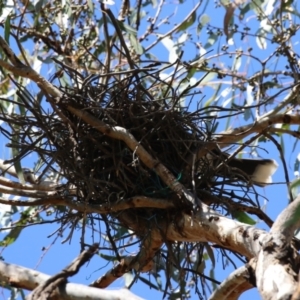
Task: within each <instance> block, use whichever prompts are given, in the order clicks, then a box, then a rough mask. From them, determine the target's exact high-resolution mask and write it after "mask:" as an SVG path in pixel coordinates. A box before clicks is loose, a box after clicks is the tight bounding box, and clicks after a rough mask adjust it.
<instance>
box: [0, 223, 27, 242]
mask: <svg viewBox="0 0 300 300" xmlns="http://www.w3.org/2000/svg"><path fill="white" fill-rule="evenodd" d="M22 229H23V227H21V226H18V227H15V228H13V229H12V230H11V231H10V232H9V234H8V235H6V236H5V238H4V239H3V240H2V241H0V246H1V247H6V246H9V245H11V244H12V243H14V242H15V241H16V239H17V238H18V237H19V235H20V233H21V231H22Z"/></svg>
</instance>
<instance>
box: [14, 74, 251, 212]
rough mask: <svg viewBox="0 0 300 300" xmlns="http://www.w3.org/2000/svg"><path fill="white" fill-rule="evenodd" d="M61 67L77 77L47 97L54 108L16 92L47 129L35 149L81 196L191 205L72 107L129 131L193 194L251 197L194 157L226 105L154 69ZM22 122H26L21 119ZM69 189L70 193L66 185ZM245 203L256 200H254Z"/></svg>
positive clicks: (103, 200)
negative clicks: (90, 72) (94, 72)
mask: <svg viewBox="0 0 300 300" xmlns="http://www.w3.org/2000/svg"><path fill="white" fill-rule="evenodd" d="M64 71H65V72H66V73H67V74H68V75H69V77H68V78H69V80H72V81H73V83H72V85H71V86H72V88H70V87H64V84H62V85H61V86H60V89H61V91H62V92H63V97H62V98H61V99H58V101H57V99H56V100H55V101H54V100H53V99H49V102H50V104H51V105H52V108H53V111H52V112H51V113H47V114H46V112H44V111H42V110H41V108H37V107H36V105H33V104H34V101H35V100H34V99H31V100H30V101H32V103H31V104H30V103H29V100H28V99H26V97H25V96H24V93H19V95H20V97H21V98H22V99H23V101H24V103H25V104H26V106H27V107H28V108H29V109H30V110H31V111H32V113H33V114H34V115H35V119H32V118H28V117H26V118H27V119H26V120H27V126H30V127H31V128H32V127H37V128H39V129H40V131H38V130H36V132H42V135H43V136H44V137H46V139H47V142H46V143H45V144H43V145H42V147H41V148H37V147H36V148H35V150H36V151H37V152H39V154H40V156H41V157H42V158H43V160H44V161H45V162H48V163H49V165H50V169H53V167H54V162H55V163H56V164H57V165H58V166H59V167H58V171H59V172H60V173H61V175H62V176H63V177H64V178H65V179H66V180H67V182H65V184H66V186H67V187H70V186H73V187H74V186H75V187H76V196H77V198H76V200H77V201H82V202H85V203H91V204H100V205H103V204H105V205H112V206H113V205H114V204H115V203H116V202H119V201H122V200H124V199H128V198H131V197H134V196H147V197H151V198H163V199H174V203H177V208H178V205H180V206H181V208H183V209H185V210H188V211H190V210H191V207H190V206H189V205H186V204H187V203H186V202H183V201H178V200H179V199H178V195H177V194H176V193H174V191H173V190H172V188H170V186H167V185H166V184H165V183H164V182H163V180H162V178H160V177H159V176H158V174H157V173H156V172H155V170H151V169H149V168H147V167H146V166H145V165H144V164H143V163H142V162H141V159H140V158H139V157H138V155H137V154H136V153H135V151H132V150H130V149H129V148H128V147H127V145H126V144H125V143H124V142H123V141H120V140H117V139H113V138H111V137H109V136H107V135H106V134H105V133H102V132H99V131H98V130H97V129H96V128H94V127H92V126H90V125H89V124H87V123H86V122H84V121H83V120H82V119H81V118H79V117H77V116H75V115H74V114H72V113H70V112H69V110H68V109H67V106H68V105H69V106H72V107H74V108H77V109H80V110H81V111H86V112H88V113H89V114H91V115H92V116H94V117H96V118H97V119H98V120H101V121H102V122H104V123H105V124H107V125H109V126H112V127H122V128H124V129H126V130H127V132H128V133H130V134H131V135H132V136H133V137H134V138H135V139H136V140H137V141H138V142H139V144H140V145H142V146H143V147H144V148H145V149H146V151H147V152H148V153H149V154H150V155H151V156H152V157H153V158H154V159H156V160H158V161H159V162H161V163H162V164H163V165H164V166H165V167H166V168H167V169H168V170H169V171H170V172H171V173H172V174H173V176H174V177H175V178H176V181H179V182H180V183H182V184H183V185H184V186H185V187H186V188H187V189H188V190H190V191H191V192H192V193H195V194H198V192H200V191H203V190H209V192H210V193H211V194H215V195H218V196H222V195H225V196H226V195H227V196H228V195H230V197H231V198H232V199H234V198H235V200H237V201H240V200H241V199H243V201H247V197H246V196H245V194H244V195H243V197H240V198H239V196H238V194H235V195H233V194H232V190H231V189H228V183H229V184H231V182H227V188H225V187H224V184H223V183H222V181H220V179H219V178H217V177H216V176H215V174H214V170H213V168H212V167H211V166H210V165H209V163H208V161H207V160H206V159H205V157H203V158H202V159H200V160H199V161H194V160H193V155H194V154H195V151H196V150H197V149H198V148H199V147H200V146H202V147H203V145H205V143H206V142H208V141H210V139H211V135H212V132H210V130H209V128H212V127H213V122H214V121H215V120H214V119H213V118H211V117H209V115H210V113H211V112H212V111H218V112H220V111H222V110H223V109H222V108H220V107H209V108H202V109H201V108H199V107H200V105H199V103H200V100H199V97H200V96H201V95H199V94H189V93H190V90H192V89H191V88H187V89H186V90H185V93H182V92H181V93H179V90H174V89H173V88H172V86H171V82H170V80H166V81H163V80H160V79H159V73H158V72H157V71H155V72H152V73H151V72H147V73H146V72H145V73H143V76H141V75H139V76H137V75H136V74H137V73H136V72H133V73H131V74H129V75H128V74H127V75H126V76H125V75H124V74H123V75H122V77H121V76H119V75H118V76H117V75H115V76H111V75H105V76H106V77H105V76H102V77H101V76H89V77H86V78H84V77H83V76H82V75H80V74H79V73H77V72H71V71H70V70H68V69H67V70H64ZM103 78H104V79H105V80H103ZM141 78H142V79H141ZM101 82H102V83H101ZM103 82H108V83H106V84H104V83H103ZM184 96H187V97H186V99H187V101H189V105H187V106H186V107H184V106H182V105H181V101H182V99H183V97H184ZM195 103H197V104H195ZM191 107H192V108H191ZM195 108H196V109H195ZM191 109H193V111H192V110H191ZM33 120H34V121H33ZM22 122H23V123H24V124H25V121H24V120H22ZM24 124H23V125H24ZM23 127H24V126H23ZM25 127H26V126H25ZM26 134H28V131H26V130H25V132H24V135H26ZM23 140H25V136H24V139H23ZM32 148H34V147H32V146H31V149H32ZM31 149H30V150H31ZM199 166H201V167H199ZM48 170H49V168H48ZM233 184H234V183H233ZM244 187H245V186H244ZM235 188H236V186H235ZM246 190H249V188H248V187H246ZM64 195H65V196H68V189H67V188H66V189H65V190H64ZM73 196H74V193H73V194H72V197H73ZM234 196H235V197H234ZM176 200H177V201H176ZM248 201H249V203H251V204H252V205H253V204H254V203H253V202H252V201H251V200H250V198H249V199H248ZM214 204H215V205H217V206H218V203H214ZM182 205H183V206H184V207H182ZM223 208H224V207H223ZM156 213H157V211H156Z"/></svg>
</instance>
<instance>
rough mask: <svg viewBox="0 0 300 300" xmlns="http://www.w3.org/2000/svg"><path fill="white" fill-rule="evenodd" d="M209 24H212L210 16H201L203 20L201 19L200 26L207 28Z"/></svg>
mask: <svg viewBox="0 0 300 300" xmlns="http://www.w3.org/2000/svg"><path fill="white" fill-rule="evenodd" d="M209 22H210V16H209V15H206V14H204V15H202V16H201V18H200V24H201V25H202V26H205V25H206V24H207V23H209Z"/></svg>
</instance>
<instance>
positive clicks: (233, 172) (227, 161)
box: [206, 148, 278, 187]
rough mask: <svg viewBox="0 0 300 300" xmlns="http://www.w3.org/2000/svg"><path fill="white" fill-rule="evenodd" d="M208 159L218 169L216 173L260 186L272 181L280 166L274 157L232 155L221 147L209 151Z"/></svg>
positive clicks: (214, 168)
mask: <svg viewBox="0 0 300 300" xmlns="http://www.w3.org/2000/svg"><path fill="white" fill-rule="evenodd" d="M206 159H207V160H208V162H209V165H210V166H211V167H213V170H216V173H215V175H219V176H223V177H229V178H233V179H234V178H238V179H239V180H242V181H248V182H249V183H252V184H254V185H257V186H260V187H265V186H266V185H268V184H270V183H272V175H273V174H274V173H275V171H276V170H277V168H278V164H277V162H276V161H275V160H274V159H252V158H236V157H230V154H228V153H225V152H222V151H221V150H220V149H219V148H217V149H214V150H213V151H210V152H208V153H207V154H206Z"/></svg>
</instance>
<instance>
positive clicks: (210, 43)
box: [204, 33, 219, 49]
mask: <svg viewBox="0 0 300 300" xmlns="http://www.w3.org/2000/svg"><path fill="white" fill-rule="evenodd" d="M218 38H219V36H218V35H216V34H214V33H211V34H210V35H209V37H208V40H207V42H206V44H205V45H204V48H205V49H208V48H210V47H211V46H213V45H214V44H215V43H216V41H217V40H218Z"/></svg>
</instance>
